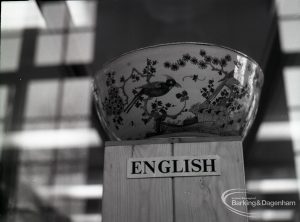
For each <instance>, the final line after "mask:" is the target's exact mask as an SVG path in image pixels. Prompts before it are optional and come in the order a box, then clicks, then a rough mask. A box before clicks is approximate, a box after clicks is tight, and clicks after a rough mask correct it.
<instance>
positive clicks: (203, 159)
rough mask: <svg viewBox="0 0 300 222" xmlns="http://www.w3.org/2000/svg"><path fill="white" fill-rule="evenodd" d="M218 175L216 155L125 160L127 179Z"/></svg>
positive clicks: (218, 166)
mask: <svg viewBox="0 0 300 222" xmlns="http://www.w3.org/2000/svg"><path fill="white" fill-rule="evenodd" d="M220 174H221V173H220V158H219V156H217V155H206V156H178V157H153V158H151V157H150V158H130V159H128V160H127V178H147V177H189V176H217V175H220Z"/></svg>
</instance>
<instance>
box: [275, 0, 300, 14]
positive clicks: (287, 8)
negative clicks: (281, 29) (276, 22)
mask: <svg viewBox="0 0 300 222" xmlns="http://www.w3.org/2000/svg"><path fill="white" fill-rule="evenodd" d="M276 5H277V9H278V13H279V15H280V16H284V15H297V14H298V15H299V14H300V1H299V0H288V1H287V0H276Z"/></svg>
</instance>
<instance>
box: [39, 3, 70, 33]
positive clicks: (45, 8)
mask: <svg viewBox="0 0 300 222" xmlns="http://www.w3.org/2000/svg"><path fill="white" fill-rule="evenodd" d="M42 13H43V16H44V18H45V20H46V25H47V29H58V30H62V29H63V28H66V27H67V26H66V24H67V23H66V20H65V19H66V15H67V7H66V5H65V3H64V2H59V1H55V2H54V1H53V2H45V3H44V4H43V5H42Z"/></svg>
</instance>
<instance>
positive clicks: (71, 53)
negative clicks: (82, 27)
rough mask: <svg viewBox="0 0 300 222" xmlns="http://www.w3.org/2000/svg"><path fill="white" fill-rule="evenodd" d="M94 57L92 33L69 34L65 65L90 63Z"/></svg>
mask: <svg viewBox="0 0 300 222" xmlns="http://www.w3.org/2000/svg"><path fill="white" fill-rule="evenodd" d="M93 56H94V33H93V32H84V33H82V32H81V33H70V34H69V36H68V46H67V54H66V63H67V64H72V63H90V62H92V60H93Z"/></svg>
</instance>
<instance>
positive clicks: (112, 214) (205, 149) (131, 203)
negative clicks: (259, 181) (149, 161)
mask: <svg viewBox="0 0 300 222" xmlns="http://www.w3.org/2000/svg"><path fill="white" fill-rule="evenodd" d="M203 155H204V156H206V155H217V156H218V157H219V161H220V162H219V163H220V175H217V176H216V175H213V176H196V177H195V176H193V177H190V176H189V177H163V178H157V177H154V178H153V177H152V178H138V179H129V178H127V161H128V159H130V158H151V157H166V158H170V157H181V156H195V157H199V156H203ZM104 162H105V164H104V194H103V207H102V215H103V221H104V222H175V221H176V222H194V221H195V222H199V221H205V222H210V221H211V222H217V221H222V222H237V221H239V222H244V221H247V217H244V216H240V215H238V214H236V213H234V212H232V211H230V210H229V209H227V208H226V206H225V204H224V203H223V202H222V199H221V196H222V194H223V192H225V191H226V190H229V189H236V188H240V189H245V175H244V162H243V149H242V142H241V139H240V138H238V137H230V138H229V137H222V138H176V139H167V138H166V139H153V140H138V141H121V142H107V143H106V146H105V161H104ZM239 209H242V208H239ZM243 211H244V212H246V207H244V209H243Z"/></svg>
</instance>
